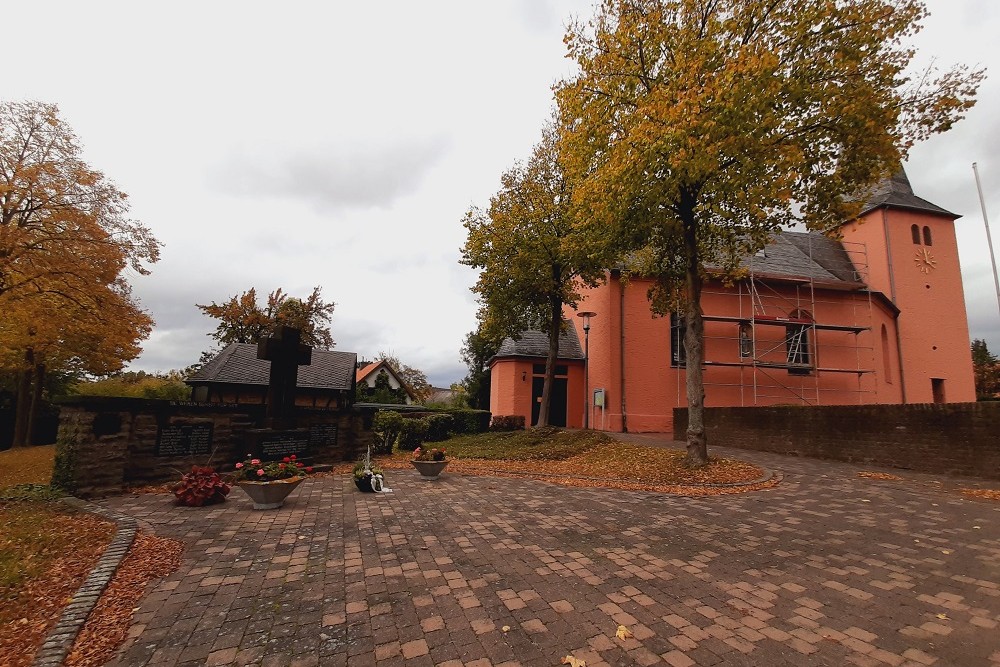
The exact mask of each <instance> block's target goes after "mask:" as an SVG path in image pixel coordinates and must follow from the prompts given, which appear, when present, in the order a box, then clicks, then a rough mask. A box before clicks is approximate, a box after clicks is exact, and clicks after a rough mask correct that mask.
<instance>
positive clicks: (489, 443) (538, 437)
mask: <svg viewBox="0 0 1000 667" xmlns="http://www.w3.org/2000/svg"><path fill="white" fill-rule="evenodd" d="M612 442H614V439H613V438H611V437H609V436H608V435H606V434H604V433H600V432H598V431H563V430H561V429H557V428H537V429H528V430H525V431H508V432H488V433H476V434H473V435H462V436H456V437H454V438H451V439H449V440H446V441H444V442H427V443H424V445H423V446H424V448H430V449H433V448H435V447H437V448H439V449H440V448H442V447H443V448H445V449H446V450H447V451H448V456H450V457H454V458H459V459H487V460H494V461H495V460H505V461H537V460H542V461H562V460H565V459H568V458H570V457H573V456H576V455H577V454H582V453H583V452H586V451H588V450H590V449H594V448H595V447H600V446H602V445H606V444H609V443H612Z"/></svg>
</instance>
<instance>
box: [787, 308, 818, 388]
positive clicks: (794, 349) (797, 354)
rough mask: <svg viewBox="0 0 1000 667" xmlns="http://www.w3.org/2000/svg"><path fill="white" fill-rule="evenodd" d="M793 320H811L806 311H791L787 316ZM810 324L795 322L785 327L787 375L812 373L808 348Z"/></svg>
mask: <svg viewBox="0 0 1000 667" xmlns="http://www.w3.org/2000/svg"><path fill="white" fill-rule="evenodd" d="M788 317H789V318H790V319H793V320H812V317H810V316H809V314H808V313H805V312H802V311H798V310H796V311H792V312H791V313H789V316H788ZM811 328H812V326H811V325H810V324H807V323H805V322H796V323H792V324H788V325H787V326H786V327H785V352H786V360H787V362H788V366H789V368H788V374H789V375H810V374H811V373H812V370H813V369H812V355H811V354H810V350H809V330H810V329H811Z"/></svg>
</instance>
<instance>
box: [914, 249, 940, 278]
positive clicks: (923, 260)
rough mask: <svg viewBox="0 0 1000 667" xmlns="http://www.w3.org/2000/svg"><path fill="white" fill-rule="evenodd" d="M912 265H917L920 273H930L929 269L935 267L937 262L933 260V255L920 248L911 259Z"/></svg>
mask: <svg viewBox="0 0 1000 667" xmlns="http://www.w3.org/2000/svg"><path fill="white" fill-rule="evenodd" d="M913 263H914V264H916V265H917V268H918V269H920V272H921V273H930V272H931V269H933V268H934V267H935V266H937V260H936V259H934V255H932V254H931V251H930V250H928V249H927V248H921V249H920V250H918V251H917V254H916V257H914V258H913Z"/></svg>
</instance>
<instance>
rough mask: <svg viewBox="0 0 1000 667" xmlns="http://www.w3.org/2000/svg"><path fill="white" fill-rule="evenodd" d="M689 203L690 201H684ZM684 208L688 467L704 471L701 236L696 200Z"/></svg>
mask: <svg viewBox="0 0 1000 667" xmlns="http://www.w3.org/2000/svg"><path fill="white" fill-rule="evenodd" d="M684 199H687V198H684ZM686 203H687V205H684V204H682V211H681V220H682V221H683V224H684V256H685V259H686V261H687V266H686V282H687V307H686V310H685V313H684V320H685V321H684V324H685V327H686V329H685V331H684V353H685V359H686V363H685V370H686V375H687V400H688V429H687V461H686V463H687V465H688V466H689V467H692V468H700V467H702V466H704V465H707V464H708V441H707V440H706V439H705V379H704V376H703V371H704V366H703V364H704V361H705V354H704V341H705V323H704V321H703V320H702V313H701V274H700V273H699V268H700V266H699V265H700V263H701V262H700V258H699V254H698V234H697V226H696V220H695V213H694V203H693V199H692V200H691V201H690V202H686Z"/></svg>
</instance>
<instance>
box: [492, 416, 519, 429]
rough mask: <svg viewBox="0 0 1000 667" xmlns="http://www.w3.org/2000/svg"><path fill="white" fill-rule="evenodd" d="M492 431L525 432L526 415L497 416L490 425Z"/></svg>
mask: <svg viewBox="0 0 1000 667" xmlns="http://www.w3.org/2000/svg"><path fill="white" fill-rule="evenodd" d="M490 430H491V431H523V430H524V415H497V416H496V417H494V418H493V421H492V422H491V423H490Z"/></svg>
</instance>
